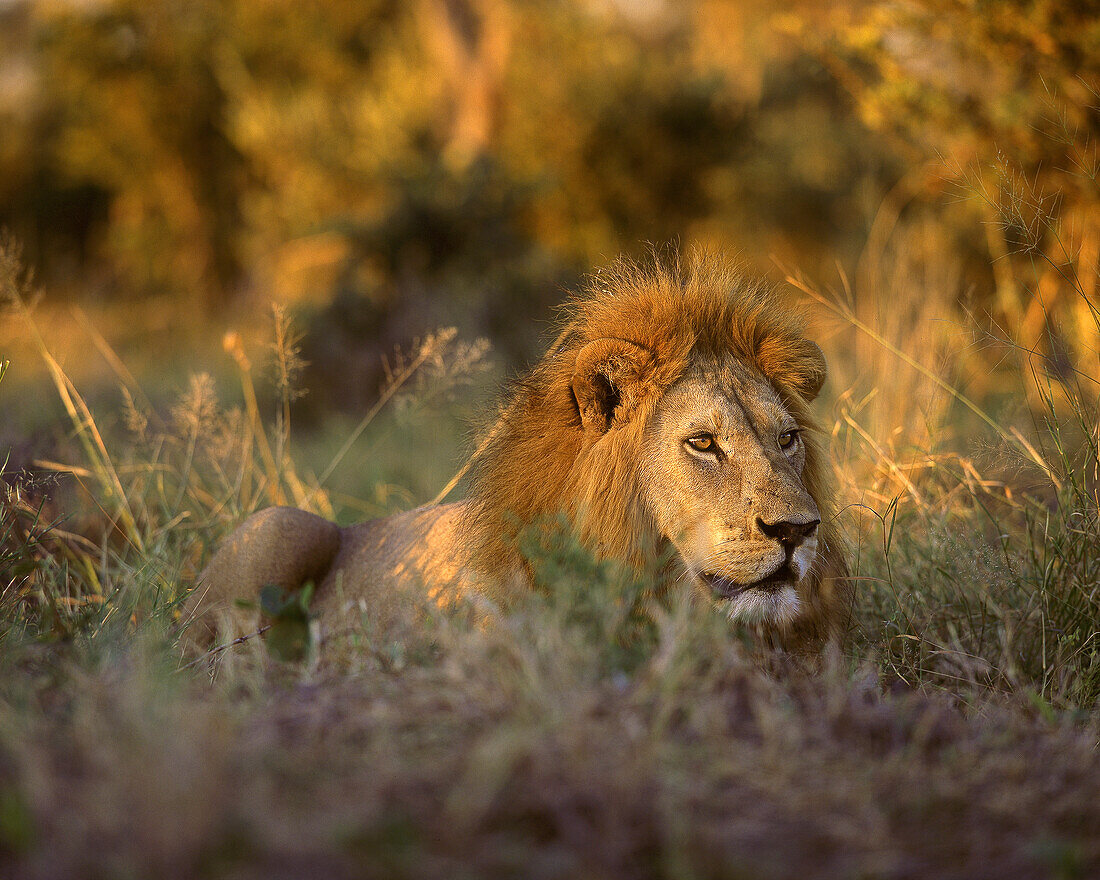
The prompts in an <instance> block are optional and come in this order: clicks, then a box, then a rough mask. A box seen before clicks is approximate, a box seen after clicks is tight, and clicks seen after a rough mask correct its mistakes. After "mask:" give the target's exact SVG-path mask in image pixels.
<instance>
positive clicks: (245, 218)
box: [0, 0, 1100, 500]
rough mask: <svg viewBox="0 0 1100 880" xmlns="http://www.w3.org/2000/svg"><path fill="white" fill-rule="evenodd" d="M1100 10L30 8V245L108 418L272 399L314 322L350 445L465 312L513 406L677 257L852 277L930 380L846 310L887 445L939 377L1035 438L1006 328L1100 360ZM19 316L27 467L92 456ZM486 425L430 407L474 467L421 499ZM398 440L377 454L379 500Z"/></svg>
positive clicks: (17, 67)
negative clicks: (590, 289)
mask: <svg viewBox="0 0 1100 880" xmlns="http://www.w3.org/2000/svg"><path fill="white" fill-rule="evenodd" d="M1098 11H1100V4H1096V3H1082V2H1072V3H1071V2H1056V0H1023V2H1020V0H986V2H981V3H970V2H956V0H907V2H889V3H885V2H860V0H836V2H830V3H817V2H798V0H795V2H790V3H784V4H775V3H771V2H762V0H761V2H758V0H511V2H508V0H323V2H322V0H293V2H292V0H187V2H183V0H0V226H3V227H4V228H6V229H7V230H8V236H9V240H10V241H13V242H18V244H19V246H20V247H21V249H22V251H21V253H22V262H23V263H24V264H25V265H26V266H28V267H30V268H31V269H33V272H34V276H33V280H30V279H27V278H24V290H25V293H26V294H27V298H28V299H29V300H32V301H33V314H34V316H35V321H36V323H37V325H38V327H39V328H40V329H41V330H42V332H43V335H44V337H45V341H46V345H47V347H48V348H49V349H50V350H51V351H52V352H53V354H54V356H55V357H57V358H58V361H59V362H60V364H61V366H62V367H63V369H64V371H65V373H66V375H67V376H68V377H70V378H71V380H72V381H73V383H75V385H76V386H77V387H78V388H80V389H81V391H82V393H84V394H85V395H86V396H87V398H88V399H89V400H90V401H91V402H92V403H93V404H95V403H96V402H97V401H103V400H105V401H107V402H108V403H109V405H110V406H111V407H113V408H114V409H116V410H118V409H119V405H120V400H121V399H120V397H119V386H120V381H119V378H120V372H119V363H118V362H121V363H122V364H124V365H125V369H126V370H127V371H131V372H132V376H133V377H136V381H137V382H139V383H140V385H141V388H142V389H143V393H146V394H147V395H148V398H149V400H150V401H151V403H150V406H151V408H152V409H153V410H158V409H162V410H163V409H164V408H165V407H166V406H167V404H165V403H163V401H165V400H168V399H170V398H172V397H173V396H178V395H179V394H181V393H187V390H188V388H189V387H191V386H189V384H188V383H189V381H190V380H189V379H188V377H189V376H190V375H191V374H193V373H209V374H211V375H212V376H213V379H212V380H211V382H212V383H213V387H215V388H216V389H217V390H218V392H219V393H220V394H222V395H224V396H225V397H227V398H229V399H231V400H233V399H237V400H239V399H241V395H242V393H245V392H242V390H241V388H240V386H239V383H236V382H235V381H233V380H232V375H233V374H234V372H235V371H236V370H238V369H239V368H240V365H241V363H242V360H241V359H242V358H245V360H246V361H247V359H248V356H249V355H251V357H252V358H253V359H254V360H256V361H257V364H259V361H260V360H263V357H264V355H263V352H264V351H265V349H263V348H262V346H264V345H266V344H267V342H268V341H269V340H270V339H271V338H272V334H273V328H275V325H276V324H278V323H279V322H280V321H281V322H283V325H284V326H283V329H282V331H278V332H283V333H284V335H285V336H286V339H284V342H286V341H287V340H289V341H290V342H291V343H292V344H291V345H290V346H289V347H290V348H291V349H292V350H293V351H294V354H295V358H293V359H292V360H293V363H292V364H291V368H292V369H291V371H290V372H291V373H292V374H293V380H294V382H295V384H296V387H299V388H301V389H307V390H308V394H306V395H305V396H303V397H301V398H300V399H298V400H296V401H295V414H296V415H295V417H296V419H297V420H298V425H299V426H300V428H301V431H300V432H299V433H297V434H296V437H297V438H298V440H299V442H302V443H303V444H304V445H305V446H307V447H308V446H309V445H310V444H317V445H319V446H320V447H322V448H323V449H324V454H322V453H321V452H318V453H317V454H316V458H317V460H318V461H322V460H328V458H329V457H331V452H332V449H331V448H329V447H332V446H335V445H338V443H339V441H338V440H336V439H332V438H336V437H339V438H341V439H342V438H343V437H346V436H347V435H348V433H349V431H350V430H351V426H353V425H355V423H356V421H357V420H358V418H359V416H360V415H361V414H362V413H363V412H365V411H366V410H367V409H368V408H369V407H370V406H371V405H372V404H373V403H374V402H375V401H377V400H378V397H379V393H380V389H382V388H383V387H384V386H385V384H386V382H387V379H388V378H392V374H393V371H394V369H395V364H397V365H400V364H401V363H403V358H404V357H405V355H402V354H401V353H400V352H399V353H397V354H396V355H395V350H400V351H404V352H406V353H407V352H408V351H414V352H415V351H416V350H417V348H416V346H417V345H420V344H421V342H422V341H423V340H424V339H425V338H427V334H429V333H431V332H433V331H435V330H436V329H438V328H446V327H454V328H457V337H456V339H457V340H465V342H466V344H467V345H468V346H469V347H470V349H471V350H467V351H466V352H465V354H466V355H467V356H468V357H469V358H471V359H472V362H476V365H475V366H476V367H477V369H472V370H471V371H470V372H471V374H477V373H478V371H479V370H481V369H483V368H484V367H485V364H486V363H489V364H491V365H492V368H491V369H490V370H485V371H484V372H485V374H486V375H487V377H488V378H485V379H484V380H483V381H482V380H478V381H471V382H469V383H466V384H468V385H471V386H478V387H483V388H484V387H489V386H490V385H491V384H493V382H494V381H495V380H496V379H498V378H499V377H500V376H501V375H503V374H508V373H511V372H514V371H515V369H516V368H518V367H520V366H522V365H523V364H525V363H528V362H530V361H531V360H533V359H535V358H537V357H538V356H539V355H540V353H541V350H542V349H541V346H543V345H545V344H546V339H545V336H546V333H547V325H548V322H550V321H551V320H552V319H553V316H554V311H553V309H554V306H555V305H557V304H559V303H560V302H561V301H562V300H563V298H564V296H565V294H566V292H567V291H568V290H569V289H571V288H573V287H575V286H576V285H577V284H578V283H580V281H581V280H582V279H583V275H584V273H586V272H588V271H591V270H592V269H593V268H596V267H598V266H600V265H601V264H605V263H607V262H608V261H610V260H611V259H613V258H615V257H616V256H618V255H619V254H628V255H633V256H641V255H644V254H646V253H647V252H648V251H649V250H650V248H651V246H652V245H658V246H666V245H667V246H670V247H672V248H676V249H687V248H689V247H691V246H694V245H698V244H702V245H706V246H709V247H711V248H714V249H718V250H721V251H724V252H729V253H733V254H736V255H738V256H739V257H740V258H741V259H743V260H744V261H745V262H746V263H747V264H748V265H749V266H750V267H752V269H753V271H755V272H758V273H762V274H765V275H767V276H769V277H771V278H772V279H773V280H775V281H782V280H783V279H784V278H786V277H787V276H788V275H789V274H794V275H797V276H799V277H802V278H804V279H809V280H810V282H809V283H812V285H813V286H814V287H815V289H819V290H825V291H827V293H826V294H824V295H825V296H826V297H832V298H834V299H835V300H836V301H837V302H841V303H842V304H843V309H845V310H848V311H849V312H850V316H851V315H855V316H859V319H860V320H862V321H865V322H866V323H867V325H868V326H870V327H872V328H875V332H876V333H879V334H881V336H882V337H883V339H885V340H886V342H887V343H889V345H894V346H896V347H898V348H900V349H902V350H904V351H905V352H906V353H907V354H908V356H909V357H910V359H911V360H913V361H914V362H915V364H916V368H913V367H912V365H906V364H904V363H902V362H900V361H898V359H897V357H896V355H895V354H892V353H890V351H889V345H888V346H887V348H885V349H884V348H883V346H882V344H881V343H882V341H883V340H882V339H880V340H878V341H877V342H876V341H875V340H873V339H868V338H867V334H860V333H856V332H854V331H852V330H851V327H850V326H847V325H845V323H844V322H839V324H836V323H834V324H833V325H831V324H829V322H828V321H825V323H824V325H823V327H822V329H821V331H820V335H821V337H822V338H823V339H824V340H825V345H826V348H827V351H828V353H829V354H830V356H831V359H832V361H833V363H834V365H835V369H834V374H833V380H832V386H831V396H833V397H838V396H839V397H840V398H841V401H842V403H843V402H844V401H848V403H847V404H845V405H848V406H849V407H850V408H853V409H859V410H860V421H861V426H863V427H864V428H865V429H866V430H867V432H868V433H869V435H870V438H871V439H872V440H873V441H874V442H875V443H877V444H879V445H880V447H881V446H884V445H887V446H888V445H889V442H890V438H891V436H893V435H894V434H897V433H899V432H904V433H905V434H906V436H907V437H909V438H910V439H913V437H912V435H913V432H917V433H918V434H920V433H921V432H922V431H923V432H924V434H926V435H928V436H923V435H922V436H920V437H918V438H917V441H919V442H923V443H927V441H928V439H929V437H931V436H933V435H932V434H930V433H929V432H930V429H929V428H928V425H929V424H930V422H933V421H934V422H936V423H937V424H939V423H941V422H942V421H943V419H942V416H943V415H944V414H945V412H946V409H945V408H946V407H948V406H950V405H952V401H951V399H950V398H945V395H944V394H943V393H942V388H941V387H940V386H937V385H936V384H935V382H931V383H930V382H929V381H928V379H929V374H935V375H936V376H941V375H942V376H944V377H946V379H945V381H950V382H951V383H952V385H957V386H958V387H960V388H963V389H965V390H966V392H967V393H969V394H971V395H973V396H975V397H976V398H978V399H981V400H982V401H983V403H984V402H991V403H990V405H991V406H992V410H991V411H992V412H993V413H994V414H995V416H996V417H997V418H998V419H1000V418H1001V416H1002V412H1001V410H1002V409H1004V410H1009V409H1012V408H1014V407H1016V408H1023V409H1024V410H1026V408H1027V399H1028V394H1027V393H1026V392H1025V393H1020V392H1021V391H1022V390H1023V389H1022V388H1021V387H1020V383H1019V377H1018V371H1017V372H1016V373H1013V374H1012V375H1011V376H1009V377H1008V378H1007V379H1005V380H1003V381H1002V380H1000V379H999V378H998V366H999V364H1000V362H1001V361H1002V360H1003V359H1004V356H1005V352H1004V350H1003V346H1004V345H1008V346H1010V347H1012V346H1015V347H1017V348H1019V347H1022V348H1023V349H1024V350H1026V351H1027V352H1029V354H1030V355H1034V356H1035V357H1037V358H1039V361H1038V364H1039V366H1038V368H1037V369H1038V370H1039V372H1040V373H1041V374H1042V375H1044V376H1049V377H1053V379H1054V380H1055V381H1059V380H1060V379H1063V378H1065V376H1066V375H1068V374H1069V373H1071V372H1072V371H1073V370H1080V369H1085V370H1088V371H1092V373H1093V375H1095V372H1096V371H1095V366H1096V352H1097V339H1096V329H1095V328H1096V326H1097V324H1096V322H1095V321H1094V320H1093V312H1092V306H1091V304H1090V298H1092V297H1093V295H1094V293H1095V282H1096V275H1097V272H1096V264H1097V254H1098V251H1100V236H1098V212H1097V208H1098V203H1100V191H1098V189H1097V185H1096V170H1097V155H1096V145H1095V141H1094V137H1095V134H1096V132H1097V129H1098V126H1100V114H1098V111H1097V104H1098V103H1100V100H1098V98H1097V94H1096V91H1095V84H1096V82H1097V73H1098V67H1100V16H1098V14H1097V13H1098ZM828 291H831V292H828ZM1079 292H1080V293H1083V294H1084V296H1080V295H1078V293H1079ZM273 305H275V306H277V307H278V308H279V310H280V311H279V314H280V316H281V317H280V318H279V319H278V320H277V321H275V322H273V318H272V306H273ZM17 312H18V310H15V309H9V310H8V311H7V312H3V313H0V355H2V356H3V358H6V359H10V360H11V361H12V367H11V370H10V371H9V374H8V377H7V379H6V381H5V383H4V385H3V388H2V389H0V407H2V411H3V418H2V419H0V448H7V447H9V446H10V447H12V449H13V456H14V458H13V462H15V463H17V464H18V463H20V462H21V461H30V460H31V459H32V458H34V457H35V456H39V457H41V456H42V455H43V450H49V449H51V448H54V447H55V446H56V445H57V444H58V442H60V441H59V439H58V433H57V429H56V428H55V427H53V426H54V425H56V424H57V423H58V421H59V416H60V415H61V412H62V411H61V407H60V404H59V403H58V404H54V403H52V402H51V401H52V399H53V398H54V397H55V395H54V394H53V393H52V391H43V390H42V389H45V388H46V387H47V385H46V384H45V383H46V381H47V380H46V372H45V369H44V367H42V366H41V359H40V358H39V356H38V354H36V353H35V351H34V348H33V347H32V346H31V339H30V334H29V333H28V330H27V326H26V323H25V321H24V320H23V317H22V316H21V315H20V314H18V313H17ZM834 317H835V316H834ZM964 318H965V319H966V324H967V326H966V327H965V328H963V327H962V322H963V319H964ZM971 319H974V320H971ZM976 327H977V328H979V329H980V332H978V333H977V335H975V328H976ZM275 329H276V330H277V328H275ZM227 333H234V334H236V335H234V336H230V337H229V338H228V341H226V334H227ZM482 338H484V339H487V340H488V344H487V345H488V347H486V344H485V343H479V342H475V340H479V339H482ZM410 346H411V348H409V347H410ZM246 352H247V354H246ZM115 358H117V361H118V362H116V361H115V360H113V359H115ZM285 366H286V365H285V364H284V367H285ZM258 368H259V367H257V369H258ZM284 372H285V370H284ZM868 376H869V377H870V379H871V380H872V381H881V380H882V379H883V378H884V377H886V376H890V377H892V378H896V382H895V385H896V387H894V388H893V392H892V393H891V394H889V395H883V394H878V395H877V396H876V395H875V394H874V393H873V390H874V389H873V388H872V385H871V384H867V383H866V382H865V387H863V386H861V385H860V383H861V381H863V379H862V378H861V377H868ZM227 377H228V378H227ZM279 381H283V382H284V383H285V382H287V381H290V378H289V377H288V375H283V377H282V379H281V380H279ZM479 382H480V385H479ZM1006 382H1007V383H1009V384H1008V385H1006V384H1005V383H1006ZM1013 382H1014V383H1015V385H1011V383H1013ZM122 384H125V383H122ZM275 384H278V382H276V383H275ZM459 384H461V383H459ZM868 389H871V390H868ZM284 391H285V388H284ZM296 394H297V392H295V395H292V396H296ZM868 394H870V395H871V398H874V399H871V398H868ZM260 397H261V399H260V401H259V406H260V407H261V408H269V407H271V406H274V404H273V403H271V402H270V401H266V400H265V399H264V398H263V394H262V393H261V395H260ZM275 397H277V395H274V396H273V398H272V399H275ZM476 398H477V395H476V394H474V395H473V398H472V399H476ZM462 399H466V398H462ZM475 403H476V400H475ZM473 408H474V405H473V404H471V408H470V410H469V411H470V412H472V411H473ZM398 410H400V407H398ZM468 415H469V413H468V412H467V411H465V410H463V409H462V407H461V406H460V407H458V410H457V415H456V417H455V422H454V425H453V427H454V430H453V431H449V432H448V431H444V432H442V433H453V434H454V438H453V448H452V447H448V446H447V445H446V444H447V443H448V442H450V441H449V440H447V439H446V438H442V439H441V438H440V436H438V435H439V433H440V432H439V431H438V428H433V427H432V425H434V424H437V423H435V422H428V423H422V424H420V425H419V426H418V425H417V424H416V423H415V422H413V423H411V424H412V428H410V427H409V424H410V423H399V424H397V429H398V430H399V431H400V434H399V435H398V436H399V438H400V439H399V440H398V441H396V446H395V448H396V449H397V450H398V451H400V452H402V454H406V457H407V451H408V449H409V448H410V447H411V448H414V449H415V448H418V447H417V443H418V442H419V439H418V438H419V437H420V436H421V435H422V434H423V433H424V431H425V430H427V431H432V432H434V433H435V434H436V436H429V437H427V438H426V440H427V441H429V442H427V443H426V445H425V446H424V449H433V448H434V449H436V450H441V451H439V452H438V453H437V454H435V455H434V456H433V455H432V454H428V453H426V457H425V458H424V459H421V460H414V461H411V462H409V464H408V466H407V468H406V470H405V472H404V473H401V474H399V475H398V479H397V482H400V483H403V484H405V485H410V486H411V488H410V489H409V490H408V492H409V493H410V495H409V498H408V499H405V500H410V499H416V500H424V499H425V497H430V496H431V494H432V493H433V492H434V489H433V488H432V487H433V486H436V487H437V486H438V485H440V483H441V482H442V481H443V480H445V478H446V474H448V473H449V472H452V471H453V469H454V466H455V464H456V461H458V460H459V459H460V455H461V452H460V450H461V448H462V446H463V442H464V438H463V431H464V429H463V427H462V426H463V425H464V424H467V422H468ZM933 416H935V418H933ZM1014 417H1015V416H1014V415H1013V414H1012V413H1008V414H1007V415H1005V418H1006V419H1008V420H1011V419H1012V418H1014ZM122 419H123V416H122V415H120V416H118V419H117V420H118V421H121V420H122ZM941 437H942V435H940V434H935V435H934V439H936V441H937V442H938V441H939V439H941ZM311 438H312V439H311ZM326 438H329V439H326ZM440 444H442V446H441V445H440ZM303 454H304V455H305V456H306V458H307V460H308V459H309V458H310V456H311V455H313V453H311V452H309V450H308V449H306V451H305V452H304V453H303ZM372 454H373V455H375V457H377V450H374V452H373V453H372V452H371V451H370V450H367V451H366V452H364V453H362V455H361V458H360V459H356V458H355V455H354V454H353V455H352V456H351V458H349V459H348V460H347V465H346V466H348V467H349V468H350V469H351V470H352V471H355V472H356V473H359V472H360V471H363V474H362V486H363V487H366V486H370V485H373V481H374V478H375V477H376V476H377V475H376V474H372V473H369V470H370V460H371V455H372ZM437 460H438V463H437ZM341 466H342V467H343V466H345V465H341ZM319 468H320V465H319V466H318V469H319ZM364 469H365V470H364ZM341 479H347V480H351V479H352V476H351V475H350V474H349V475H345V476H344V477H341V476H340V475H337V476H336V477H335V478H334V481H335V482H340V480H341ZM353 488H354V489H355V491H358V488H357V487H353ZM363 491H366V489H365V488H364V489H363ZM353 494H354V492H353Z"/></svg>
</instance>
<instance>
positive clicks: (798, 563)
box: [642, 359, 820, 628]
mask: <svg viewBox="0 0 1100 880" xmlns="http://www.w3.org/2000/svg"><path fill="white" fill-rule="evenodd" d="M801 427H802V426H800V425H799V424H798V423H797V421H796V420H795V419H794V417H793V416H792V415H791V414H790V412H788V410H787V408H786V407H784V405H783V403H782V401H781V400H780V398H779V396H778V395H777V394H776V393H775V391H774V389H773V388H772V387H771V386H770V385H769V384H768V383H767V382H766V381H765V380H764V379H763V378H761V377H760V376H759V375H758V374H756V373H755V372H754V371H752V370H751V369H750V368H748V367H747V366H745V365H743V364H742V363H740V362H739V361H736V360H734V359H729V360H727V361H725V362H723V363H699V364H696V365H695V366H694V367H693V368H692V369H690V370H689V371H688V372H687V373H686V374H685V375H684V377H683V378H681V379H680V380H679V381H678V382H676V383H675V384H674V385H673V386H672V387H671V388H669V390H668V391H667V392H666V393H665V394H664V396H663V397H662V398H661V400H660V402H659V403H658V405H657V407H656V409H655V410H654V412H653V415H652V417H651V418H650V420H649V423H648V425H647V427H646V434H645V441H644V453H643V456H642V466H643V468H644V469H645V470H646V472H647V473H646V479H645V480H643V484H644V485H645V486H646V487H647V488H646V492H647V496H648V497H647V498H646V504H647V506H648V509H649V512H650V514H651V515H652V517H653V519H654V520H655V522H656V524H657V527H658V528H659V529H660V531H661V533H662V534H663V535H664V536H665V537H666V538H667V539H668V540H669V541H670V542H671V543H672V545H673V546H674V547H675V548H676V550H677V551H678V553H679V556H680V558H681V560H682V562H683V565H684V568H685V577H687V578H690V579H691V580H692V582H693V583H694V584H695V585H696V587H697V588H698V589H699V590H700V591H702V592H705V594H706V595H708V596H710V597H712V598H713V599H715V600H717V601H719V602H721V603H723V604H724V605H725V606H726V607H727V608H728V612H729V615H730V617H731V618H734V619H737V620H739V621H742V622H745V623H757V624H765V625H769V626H772V627H778V628H784V627H786V626H788V625H789V624H791V623H793V622H794V621H795V619H796V618H797V617H798V616H799V614H800V613H801V612H802V610H803V609H804V607H805V605H806V603H807V602H808V600H809V597H808V596H807V595H805V590H807V589H808V587H809V584H810V582H811V581H810V579H809V578H808V577H807V575H808V574H809V573H810V570H811V568H812V567H813V565H814V563H815V561H816V558H817V553H818V539H817V527H818V524H819V522H820V515H819V512H818V509H817V505H815V504H814V501H813V498H811V497H810V493H809V492H808V491H807V490H806V488H805V486H804V485H803V483H802V470H803V467H804V466H805V463H806V449H805V445H804V443H803V439H802V436H801V433H800V431H801Z"/></svg>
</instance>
